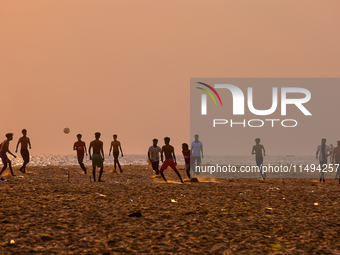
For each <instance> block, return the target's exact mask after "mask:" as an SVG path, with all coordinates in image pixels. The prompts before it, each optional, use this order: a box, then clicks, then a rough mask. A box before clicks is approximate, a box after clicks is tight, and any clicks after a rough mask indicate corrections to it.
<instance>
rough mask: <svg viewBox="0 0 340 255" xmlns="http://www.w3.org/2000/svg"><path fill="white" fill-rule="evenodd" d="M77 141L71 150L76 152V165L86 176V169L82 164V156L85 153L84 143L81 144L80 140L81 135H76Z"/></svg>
mask: <svg viewBox="0 0 340 255" xmlns="http://www.w3.org/2000/svg"><path fill="white" fill-rule="evenodd" d="M77 138H78V141H76V142H75V143H74V145H73V150H77V158H78V163H79V165H80V167H81V169H83V171H84V173H85V174H86V167H85V165H84V163H83V161H84V154H85V152H86V144H85V142H83V141H82V140H81V138H82V135H81V134H78V135H77ZM86 156H87V152H86Z"/></svg>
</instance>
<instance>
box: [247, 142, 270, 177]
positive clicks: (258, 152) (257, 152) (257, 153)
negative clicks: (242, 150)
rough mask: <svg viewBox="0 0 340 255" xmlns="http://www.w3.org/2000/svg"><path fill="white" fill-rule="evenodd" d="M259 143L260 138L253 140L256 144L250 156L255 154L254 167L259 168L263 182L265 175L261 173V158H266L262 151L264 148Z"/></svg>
mask: <svg viewBox="0 0 340 255" xmlns="http://www.w3.org/2000/svg"><path fill="white" fill-rule="evenodd" d="M260 141H261V139H260V138H256V139H255V143H256V144H255V145H254V146H253V150H252V152H251V154H252V155H254V154H255V160H256V165H257V166H258V168H259V171H260V173H261V176H262V178H263V180H265V179H266V176H267V175H266V173H263V170H262V165H263V156H266V151H265V149H264V146H263V145H262V144H260ZM262 150H263V156H262Z"/></svg>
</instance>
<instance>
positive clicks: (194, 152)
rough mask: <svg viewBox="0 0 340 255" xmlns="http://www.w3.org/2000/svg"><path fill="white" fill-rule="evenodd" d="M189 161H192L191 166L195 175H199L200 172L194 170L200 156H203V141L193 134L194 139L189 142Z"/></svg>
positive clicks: (199, 162)
mask: <svg viewBox="0 0 340 255" xmlns="http://www.w3.org/2000/svg"><path fill="white" fill-rule="evenodd" d="M190 152H191V155H190V156H191V163H192V168H193V169H194V171H195V174H196V175H199V174H200V172H199V171H197V172H196V166H200V165H201V157H202V158H204V156H203V143H202V142H201V141H200V140H199V135H197V134H196V135H195V141H193V142H192V143H191V150H190Z"/></svg>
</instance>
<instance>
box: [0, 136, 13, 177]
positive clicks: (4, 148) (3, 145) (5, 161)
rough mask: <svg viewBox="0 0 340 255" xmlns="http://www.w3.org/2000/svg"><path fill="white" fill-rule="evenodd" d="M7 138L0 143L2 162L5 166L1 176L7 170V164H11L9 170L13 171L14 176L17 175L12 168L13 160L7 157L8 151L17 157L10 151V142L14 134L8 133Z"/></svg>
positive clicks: (0, 173)
mask: <svg viewBox="0 0 340 255" xmlns="http://www.w3.org/2000/svg"><path fill="white" fill-rule="evenodd" d="M6 138H7V139H6V140H5V141H3V142H2V143H1V144H0V158H1V160H2V163H3V164H4V167H3V168H2V169H1V172H0V176H1V175H2V173H3V172H4V171H5V170H6V168H7V164H8V165H9V170H10V171H11V174H12V176H15V174H14V173H13V169H12V162H11V160H10V159H9V158H8V157H7V154H6V153H7V152H8V153H9V154H11V155H12V156H13V157H14V158H16V157H17V156H15V155H14V154H13V153H12V152H10V151H9V142H10V141H12V140H13V134H12V133H8V134H6Z"/></svg>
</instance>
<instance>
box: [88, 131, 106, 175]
mask: <svg viewBox="0 0 340 255" xmlns="http://www.w3.org/2000/svg"><path fill="white" fill-rule="evenodd" d="M100 135H101V134H100V133H99V132H96V133H95V134H94V136H95V138H96V140H93V141H92V142H91V143H90V148H89V155H90V160H92V167H93V181H94V182H95V181H96V167H100V172H99V178H98V182H102V179H101V177H102V174H103V170H104V165H103V161H104V150H103V142H102V141H100V140H99V138H100ZM92 148H93V154H91V149H92Z"/></svg>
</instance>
